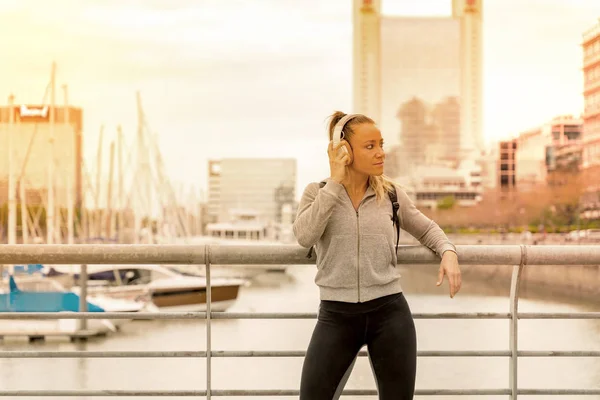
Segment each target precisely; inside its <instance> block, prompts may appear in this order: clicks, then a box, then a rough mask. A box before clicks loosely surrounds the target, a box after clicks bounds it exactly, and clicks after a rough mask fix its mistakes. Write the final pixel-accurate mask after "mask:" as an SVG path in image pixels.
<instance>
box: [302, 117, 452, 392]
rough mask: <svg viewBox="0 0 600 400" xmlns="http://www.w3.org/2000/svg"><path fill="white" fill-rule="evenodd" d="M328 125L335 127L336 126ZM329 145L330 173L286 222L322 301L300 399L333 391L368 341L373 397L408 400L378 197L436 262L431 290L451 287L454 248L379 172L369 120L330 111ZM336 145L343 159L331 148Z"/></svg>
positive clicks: (410, 385)
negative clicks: (312, 258) (308, 253)
mask: <svg viewBox="0 0 600 400" xmlns="http://www.w3.org/2000/svg"><path fill="white" fill-rule="evenodd" d="M336 128H337V130H336ZM340 130H341V131H342V134H341V137H342V138H343V140H341V141H340V143H339V145H337V146H333V141H330V143H329V148H328V155H329V166H330V170H331V175H330V177H329V178H327V179H326V180H325V181H324V184H321V183H318V182H316V183H311V184H309V185H308V186H307V187H306V189H305V190H304V193H303V195H302V199H301V200H300V205H299V208H298V213H297V218H296V221H295V222H294V225H293V230H294V235H295V236H296V239H297V240H298V243H300V245H302V246H303V247H306V248H311V250H312V246H313V245H314V246H315V250H316V256H317V275H316V278H315V282H316V284H317V285H318V286H319V289H320V299H321V303H320V306H319V312H318V319H317V324H316V326H315V330H314V332H313V335H312V338H311V340H310V344H309V346H308V350H307V354H306V358H305V360H304V365H303V368H302V378H301V383H300V400H331V399H337V398H338V396H339V395H340V393H341V391H342V389H343V387H344V385H345V383H346V380H347V379H348V376H349V374H350V371H351V368H352V365H353V363H354V360H355V358H356V356H357V353H358V351H359V350H360V349H361V348H362V347H363V345H367V348H368V352H369V357H370V360H371V365H372V367H373V371H374V373H375V378H376V382H377V388H378V392H379V399H381V400H405V399H412V398H413V395H414V390H415V375H416V366H417V350H416V347H417V343H416V331H415V325H414V321H413V318H412V314H411V311H410V309H409V306H408V303H407V302H406V299H405V297H404V295H403V294H402V286H401V284H400V272H399V271H398V268H397V266H396V262H397V255H396V250H397V249H396V245H397V239H398V238H397V237H396V229H395V227H394V226H393V223H392V216H393V208H392V202H391V200H390V197H389V196H388V193H387V191H388V190H392V191H395V192H396V195H397V199H398V202H399V210H398V216H399V220H400V227H401V228H402V229H404V230H405V231H407V232H408V233H410V234H411V235H412V236H414V237H415V238H417V239H418V240H419V241H420V242H421V243H422V244H423V245H425V246H427V247H429V248H430V249H432V250H434V251H435V252H436V253H437V254H438V256H440V257H441V264H440V270H439V275H438V281H437V286H440V285H441V284H442V281H443V279H444V275H447V276H448V281H449V287H450V297H454V295H455V294H456V293H457V292H458V291H459V290H460V286H461V274H460V269H459V266H458V257H457V254H456V248H455V247H454V245H453V244H452V243H451V242H450V241H449V240H448V238H447V237H446V235H445V234H444V232H443V231H442V230H441V229H440V227H439V226H438V225H437V224H436V223H435V222H433V221H432V220H430V219H429V218H427V217H426V216H425V215H423V214H422V213H421V212H420V211H419V210H417V208H416V207H415V205H414V204H413V203H412V201H411V200H410V198H409V197H408V196H407V195H406V193H405V192H404V191H403V190H402V189H401V188H400V187H398V186H397V185H395V184H394V183H393V182H391V181H390V180H389V179H388V178H387V177H385V176H384V175H383V162H384V159H385V153H384V151H383V139H382V137H381V132H380V131H379V129H378V128H377V126H376V125H375V122H374V121H373V120H372V119H370V118H368V117H366V116H364V115H361V114H353V115H346V114H344V113H342V112H339V111H338V112H336V113H334V114H333V115H332V116H331V121H330V123H329V139H330V140H332V138H333V134H334V131H336V132H339V131H340ZM342 146H345V147H346V149H347V153H343V152H342V151H343V150H342V151H340V152H338V150H340V149H342Z"/></svg>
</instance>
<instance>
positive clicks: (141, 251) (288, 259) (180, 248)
mask: <svg viewBox="0 0 600 400" xmlns="http://www.w3.org/2000/svg"><path fill="white" fill-rule="evenodd" d="M457 250H458V254H459V260H460V263H461V265H514V267H513V271H512V279H511V290H510V311H509V312H508V313H414V314H413V317H414V318H415V319H508V320H509V321H510V335H509V349H508V350H507V351H419V352H418V354H417V355H418V356H419V357H508V358H510V363H509V365H510V371H509V379H510V382H509V387H507V388H497V389H418V390H416V392H415V394H416V395H438V396H439V395H482V396H491V395H509V396H510V397H511V399H517V396H518V395H600V388H598V389H541V388H540V389H523V388H519V386H518V379H517V377H518V375H517V367H518V359H519V357H600V351H519V350H518V340H517V339H518V320H519V319H600V312H587V313H519V311H518V310H519V302H518V300H519V287H520V282H521V278H522V276H523V271H524V269H525V267H526V266H527V265H598V264H600V246H593V245H589V246H525V245H493V246H486V245H472V246H468V245H467V246H457ZM398 259H399V263H401V264H435V263H438V262H439V258H438V257H437V256H436V255H435V253H433V252H432V251H431V250H429V249H427V248H425V247H422V246H404V247H401V248H400V249H399V250H398ZM314 261H315V260H314V258H311V259H307V258H306V249H304V248H301V247H299V246H293V245H287V246H255V245H253V246H226V247H224V246H223V247H222V246H212V245H210V246H189V245H0V264H16V263H30V264H34V263H40V264H81V265H82V270H83V271H85V267H84V266H85V265H86V264H112V263H118V264H205V265H206V281H207V291H206V296H207V300H206V302H207V311H206V312H178V313H175V312H169V313H166V312H164V313H148V312H140V313H113V312H103V313H93V312H92V313H90V312H79V313H74V314H72V315H69V319H79V320H82V321H86V320H88V319H136V320H156V319H203V320H206V329H207V335H206V349H207V350H206V351H3V352H0V358H159V357H168V358H177V357H198V358H206V365H207V368H206V390H164V391H157V390H151V391H148V390H146V391H143V390H112V389H111V390H4V391H0V396H4V397H6V396H8V397H25V396H46V397H56V396H204V397H206V398H208V399H210V398H211V397H212V396H215V397H217V396H298V394H299V393H298V391H297V390H276V389H273V390H219V389H213V388H212V385H211V372H212V370H211V360H212V358H220V357H304V356H305V351H219V350H213V349H212V339H211V320H213V319H315V318H316V313H239V312H238V313H234V312H212V311H211V283H210V275H211V274H210V272H211V269H210V266H211V264H219V265H227V264H248V265H269V264H289V265H296V264H314ZM82 275H83V276H85V273H84V274H82ZM82 297H83V301H82V302H83V303H84V302H85V290H84V289H83V288H82ZM64 318H65V315H64V314H63V313H50V312H48V313H45V312H42V313H0V319H9V320H10V319H13V320H16V319H21V320H22V319H29V320H31V319H64ZM366 355H367V353H366V352H365V351H361V352H360V353H359V356H361V357H364V356H366ZM343 395H355V396H357V395H371V396H373V395H377V392H376V390H345V391H344V392H343Z"/></svg>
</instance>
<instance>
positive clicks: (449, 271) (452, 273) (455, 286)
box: [436, 251, 462, 298]
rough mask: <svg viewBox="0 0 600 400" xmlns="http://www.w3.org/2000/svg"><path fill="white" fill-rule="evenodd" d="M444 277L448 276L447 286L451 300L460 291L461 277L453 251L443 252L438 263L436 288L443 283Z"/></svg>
mask: <svg viewBox="0 0 600 400" xmlns="http://www.w3.org/2000/svg"><path fill="white" fill-rule="evenodd" d="M444 275H447V276H448V285H449V286H450V298H453V297H454V296H455V295H456V293H458V291H459V290H460V285H461V282H462V280H461V276H460V268H459V266H458V256H457V255H456V253H455V252H453V251H445V252H444V254H443V255H442V262H441V263H440V272H439V274H438V281H437V283H436V286H440V285H441V284H442V283H443V282H444Z"/></svg>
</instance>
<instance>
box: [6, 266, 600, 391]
mask: <svg viewBox="0 0 600 400" xmlns="http://www.w3.org/2000/svg"><path fill="white" fill-rule="evenodd" d="M402 268H403V270H404V272H403V285H404V289H405V294H406V296H407V299H408V301H409V304H410V306H411V308H412V311H413V312H475V311H481V312H507V311H508V307H509V301H508V293H509V287H508V285H507V284H506V282H500V283H490V282H488V283H481V282H469V281H466V282H464V283H463V289H462V291H461V293H460V294H459V295H458V296H457V297H456V298H455V299H450V298H449V297H448V295H447V287H446V286H444V288H436V287H435V280H436V268H435V267H424V266H418V267H412V268H411V267H402ZM313 277H314V267H312V266H292V267H290V268H289V269H288V272H287V273H286V274H277V273H276V274H266V275H261V276H259V277H257V278H255V279H254V281H253V282H252V284H251V286H249V287H244V288H243V289H242V291H241V293H240V297H239V300H238V302H237V303H236V305H235V306H234V307H232V308H231V309H230V311H239V312H275V311H286V312H315V311H316V307H317V305H318V291H317V288H316V286H315V285H314V283H313ZM520 309H521V311H524V312H534V311H539V312H568V311H600V307H598V305H596V306H595V307H594V304H590V303H584V302H582V301H568V300H564V299H563V300H561V301H560V302H559V301H557V300H555V299H553V298H550V297H547V296H546V297H545V296H543V295H542V296H539V295H538V298H535V299H534V298H527V299H523V300H521V302H520ZM314 323H315V322H314V321H313V320H215V321H213V330H212V337H213V349H215V350H305V349H306V346H307V345H308V342H309V339H310V335H311V333H312V329H313V326H314ZM416 326H417V334H418V347H419V350H507V349H508V341H509V336H508V332H509V322H508V320H481V321H480V320H439V321H436V320H417V321H416ZM519 328H520V334H519V347H520V349H521V350H600V321H594V320H540V321H531V320H522V321H520V322H519ZM2 349H3V350H46V351H47V350H52V351H56V350H90V351H102V350H105V351H107V350H111V351H118V350H122V351H130V350H154V351H169V350H173V351H182V350H195V351H198V350H206V332H205V323H204V322H203V321H187V320H184V321H169V320H164V321H135V322H132V323H130V324H128V325H125V326H124V327H123V330H122V331H121V332H119V333H117V334H112V335H110V336H108V337H106V338H100V339H95V340H92V341H90V342H88V343H80V344H76V343H69V342H46V343H34V344H28V343H15V342H13V343H10V342H7V343H5V344H2ZM301 367H302V359H301V358H271V359H268V358H235V359H232V358H213V370H212V374H213V385H212V387H213V389H298V386H299V377H300V371H301ZM508 371H509V361H508V358H503V357H495V358H466V357H463V358H433V357H423V358H419V361H418V372H417V388H419V389H431V388H447V389H461V388H476V389H484V388H506V387H508ZM205 376H206V368H205V359H185V358H164V359H154V358H149V359H0V389H1V390H19V389H36V390H44V389H50V390H61V389H123V390H136V389H137V390H170V389H173V390H186V389H187V390H202V389H205V387H206V386H205V385H206V380H205ZM519 386H520V387H521V388H598V387H600V359H598V358H564V357H561V358H547V357H545V358H524V359H520V362H519ZM346 387H347V388H348V389H372V388H374V387H375V383H374V379H373V376H372V372H371V368H370V366H369V362H368V360H367V359H366V358H364V357H361V358H360V359H359V361H358V362H357V364H356V366H355V368H354V371H353V373H352V376H351V377H350V380H349V382H348V385H347V386H346ZM73 398H74V397H70V399H73ZM112 398H114V397H112ZM122 398H123V399H125V398H126V397H122ZM167 398H170V399H175V398H179V399H183V397H167ZM240 398H241V397H237V399H240ZM246 398H249V397H246ZM257 398H258V397H254V399H257ZM273 398H274V397H262V399H273ZM288 398H291V397H288ZM345 398H348V399H351V398H352V399H374V398H375V397H372V396H356V397H345ZM422 398H429V399H451V398H458V397H451V396H426V397H422ZM462 398H464V397H462ZM467 398H475V397H467ZM478 398H486V399H506V398H507V397H506V396H483V397H478ZM520 398H523V399H527V398H536V399H540V398H542V397H541V396H520ZM553 398H559V397H557V396H553ZM560 398H561V399H571V398H579V399H581V398H585V399H600V396H587V397H576V396H561V397H560ZM65 399H67V398H66V397H65ZM81 399H83V397H81ZM148 399H149V397H148ZM229 399H234V398H233V397H231V398H229Z"/></svg>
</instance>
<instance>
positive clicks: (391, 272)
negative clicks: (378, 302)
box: [359, 234, 400, 286]
mask: <svg viewBox="0 0 600 400" xmlns="http://www.w3.org/2000/svg"><path fill="white" fill-rule="evenodd" d="M393 251H394V244H391V243H390V242H389V241H388V238H387V236H386V235H382V234H372V235H361V237H360V260H359V261H360V283H361V286H373V285H385V284H387V283H390V282H392V281H394V280H396V279H398V278H399V277H400V272H399V271H398V268H396V266H395V265H394V262H393V261H394V255H393V253H392V252H393Z"/></svg>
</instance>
